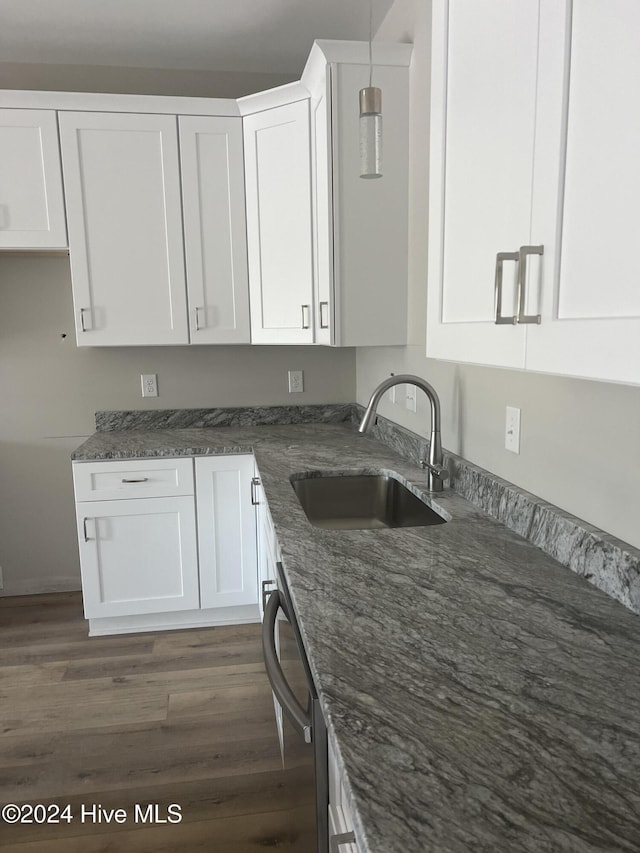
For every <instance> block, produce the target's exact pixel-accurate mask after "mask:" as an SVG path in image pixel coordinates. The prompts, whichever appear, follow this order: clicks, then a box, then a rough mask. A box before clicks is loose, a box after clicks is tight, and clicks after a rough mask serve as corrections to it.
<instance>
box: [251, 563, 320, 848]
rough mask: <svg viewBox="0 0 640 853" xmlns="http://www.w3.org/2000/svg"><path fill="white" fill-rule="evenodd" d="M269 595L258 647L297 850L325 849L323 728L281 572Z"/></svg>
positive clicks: (280, 566)
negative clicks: (278, 728)
mask: <svg viewBox="0 0 640 853" xmlns="http://www.w3.org/2000/svg"><path fill="white" fill-rule="evenodd" d="M277 575H278V587H277V589H275V590H273V592H271V594H270V595H269V598H268V601H267V604H266V607H265V611H264V621H263V623H262V649H263V653H264V663H265V667H266V670H267V675H268V677H269V681H270V682H271V688H272V690H273V694H274V698H275V700H276V702H277V703H278V705H279V706H280V707H281V709H282V739H281V749H282V760H283V766H284V768H285V770H286V771H287V773H286V780H287V781H286V787H287V796H288V801H289V807H290V808H289V813H290V816H291V828H290V835H291V840H292V844H293V849H294V850H295V851H296V853H328V849H329V841H328V838H329V830H328V812H327V809H328V804H329V781H328V765H327V761H328V759H327V730H326V727H325V723H324V719H323V717H322V711H321V710H320V703H319V701H318V695H317V693H316V689H315V686H314V684H313V678H312V676H311V670H310V669H309V662H308V660H307V656H306V654H305V650H304V646H303V644H302V638H301V636H300V629H299V627H298V623H297V622H296V618H295V613H294V610H293V606H292V604H291V596H290V594H289V590H288V587H287V583H286V580H285V577H284V572H283V570H282V565H281V564H280V563H278V564H277Z"/></svg>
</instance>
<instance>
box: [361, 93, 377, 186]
mask: <svg viewBox="0 0 640 853" xmlns="http://www.w3.org/2000/svg"><path fill="white" fill-rule="evenodd" d="M360 177H361V178H381V177H382V91H381V90H380V89H378V87H377V86H367V87H366V88H365V89H360Z"/></svg>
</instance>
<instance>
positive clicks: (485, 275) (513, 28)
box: [427, 0, 544, 367]
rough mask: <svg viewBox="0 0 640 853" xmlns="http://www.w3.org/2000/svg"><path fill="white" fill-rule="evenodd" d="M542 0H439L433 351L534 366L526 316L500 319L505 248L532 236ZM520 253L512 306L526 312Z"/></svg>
mask: <svg viewBox="0 0 640 853" xmlns="http://www.w3.org/2000/svg"><path fill="white" fill-rule="evenodd" d="M538 17H539V0H491V2H478V0H455V2H448V0H436V2H434V5H433V44H432V81H431V87H432V88H431V147H430V168H429V176H430V188H429V193H430V208H429V273H428V275H429V279H428V304H427V355H428V356H430V357H434V358H444V359H453V360H456V361H471V362H476V363H484V364H492V365H501V366H504V367H524V363H525V343H526V329H525V327H524V326H515V325H500V326H496V325H495V322H494V321H495V304H494V283H495V275H496V261H497V254H498V253H503V252H504V253H513V252H517V251H518V249H519V248H520V246H523V245H527V244H529V243H531V241H532V239H536V240H537V241H539V242H541V243H542V242H544V240H543V239H542V238H541V236H540V235H536V237H535V238H534V237H533V235H532V234H531V205H532V179H533V162H534V154H533V152H534V142H535V129H536V98H537V62H538V42H539V37H538ZM515 273H516V263H515V261H513V260H509V261H505V262H504V264H503V274H504V276H503V288H502V291H503V299H502V314H503V315H508V316H513V315H515V314H516V277H515Z"/></svg>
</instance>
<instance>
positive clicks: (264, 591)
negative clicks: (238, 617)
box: [262, 580, 275, 613]
mask: <svg viewBox="0 0 640 853" xmlns="http://www.w3.org/2000/svg"><path fill="white" fill-rule="evenodd" d="M274 583H275V581H273V580H269V581H262V612H263V613H264V611H265V610H266V608H267V599H268V598H269V596H270V595H271V593H272V592H273V590H272V589H269V588H268V587H270V586H273V584H274Z"/></svg>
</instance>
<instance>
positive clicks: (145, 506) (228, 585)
mask: <svg viewBox="0 0 640 853" xmlns="http://www.w3.org/2000/svg"><path fill="white" fill-rule="evenodd" d="M253 470H254V460H253V456H249V455H234V456H215V457H206V458H198V459H196V460H195V471H196V476H195V478H194V460H193V459H191V458H189V459H154V460H126V461H113V462H75V463H74V465H73V474H74V487H75V493H76V514H77V529H78V544H79V551H80V567H81V572H82V591H83V598H84V610H85V616H86V617H87V619H89V620H90V633H91V634H112V633H126V632H129V631H145V630H160V629H166V628H187V627H197V626H205V625H217V624H233V623H240V622H253V621H258V618H259V613H258V606H257V602H258V577H257V553H256V514H255V506H254V505H253V486H252V476H253Z"/></svg>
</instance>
